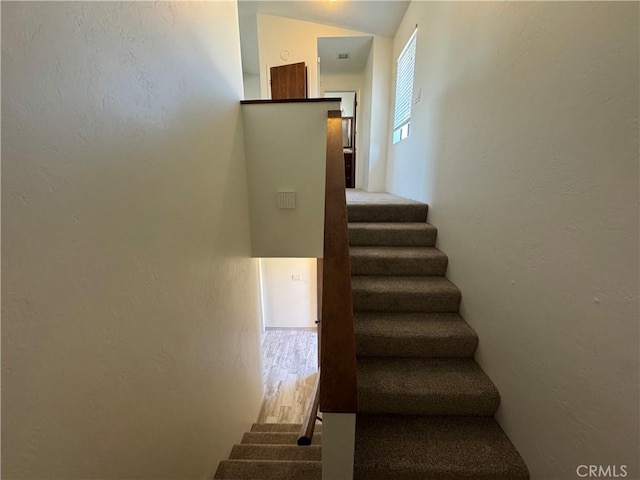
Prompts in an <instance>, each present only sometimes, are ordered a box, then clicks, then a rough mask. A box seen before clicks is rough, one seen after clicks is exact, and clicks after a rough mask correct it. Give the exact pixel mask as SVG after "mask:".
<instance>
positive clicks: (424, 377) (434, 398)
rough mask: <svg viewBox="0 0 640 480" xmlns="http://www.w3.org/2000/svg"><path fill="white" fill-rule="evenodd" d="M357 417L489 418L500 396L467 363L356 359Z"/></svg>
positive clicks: (456, 360)
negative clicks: (362, 415)
mask: <svg viewBox="0 0 640 480" xmlns="http://www.w3.org/2000/svg"><path fill="white" fill-rule="evenodd" d="M357 383H358V404H359V407H358V411H359V413H378V414H401V415H493V414H494V413H495V412H496V410H497V409H498V405H499V404H500V394H499V393H498V390H497V388H496V387H495V385H494V384H493V382H491V380H490V379H489V377H487V375H486V374H485V373H484V372H483V371H482V369H481V368H480V367H479V366H478V364H477V363H476V362H475V361H474V360H473V359H472V358H392V357H358V362H357Z"/></svg>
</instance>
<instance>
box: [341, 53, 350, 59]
mask: <svg viewBox="0 0 640 480" xmlns="http://www.w3.org/2000/svg"><path fill="white" fill-rule="evenodd" d="M348 58H349V53H348V52H347V53H339V54H338V60H347V59H348Z"/></svg>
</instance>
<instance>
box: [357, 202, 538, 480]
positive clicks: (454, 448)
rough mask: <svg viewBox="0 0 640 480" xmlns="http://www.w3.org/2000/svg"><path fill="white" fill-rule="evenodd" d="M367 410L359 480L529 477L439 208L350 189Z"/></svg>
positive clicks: (360, 374)
mask: <svg viewBox="0 0 640 480" xmlns="http://www.w3.org/2000/svg"><path fill="white" fill-rule="evenodd" d="M347 209H348V216H349V243H350V255H351V274H352V281H351V283H352V289H353V307H354V327H355V335H356V351H357V365H358V367H357V383H358V401H359V412H358V414H357V419H356V445H355V475H354V478H355V479H356V480H388V479H394V480H396V479H397V480H405V479H406V480H409V479H411V480H412V479H416V480H417V479H420V480H426V479H435V480H446V479H455V480H460V479H473V480H483V479H486V480H497V479H528V478H529V473H528V471H527V467H526V465H525V464H524V461H523V460H522V458H521V457H520V455H519V454H518V452H517V450H516V449H515V447H514V446H513V444H512V443H511V442H510V441H509V439H508V438H507V436H506V435H505V433H504V432H503V431H502V429H501V428H500V426H499V425H498V423H497V422H496V421H495V419H494V418H493V414H494V413H495V412H496V410H497V408H498V405H499V403H500V395H499V393H498V390H497V389H496V387H495V385H494V384H493V383H492V382H491V380H490V379H489V377H487V375H486V374H485V373H484V372H483V371H482V369H481V368H480V366H479V365H478V364H477V363H476V362H475V360H474V359H473V356H474V353H475V350H476V346H477V344H478V338H477V335H476V333H475V332H474V331H473V329H472V328H471V327H470V326H469V325H468V324H467V323H466V322H465V321H464V319H463V318H462V317H461V316H460V315H459V313H458V309H459V306H460V300H461V293H460V291H459V290H458V288H457V287H456V286H455V285H454V284H453V283H451V282H450V281H449V280H447V278H446V277H445V273H446V269H447V262H448V259H447V256H446V255H445V254H444V253H442V252H441V251H440V250H438V249H437V248H435V241H436V234H437V231H436V228H435V227H433V226H432V225H430V224H428V223H427V222H426V220H427V205H424V204H421V203H417V202H413V201H410V200H406V199H403V198H399V197H396V196H393V195H390V194H370V193H365V192H358V191H347Z"/></svg>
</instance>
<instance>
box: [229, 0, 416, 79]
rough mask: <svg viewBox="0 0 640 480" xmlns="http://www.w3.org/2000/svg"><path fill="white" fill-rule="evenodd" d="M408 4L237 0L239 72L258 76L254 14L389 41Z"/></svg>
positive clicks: (355, 0)
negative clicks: (388, 38)
mask: <svg viewBox="0 0 640 480" xmlns="http://www.w3.org/2000/svg"><path fill="white" fill-rule="evenodd" d="M409 3H410V2H408V1H403V0H393V1H375V0H374V1H370V0H363V1H360V0H335V1H330V0H296V1H268V0H265V1H253V0H251V1H249V0H238V13H239V16H240V41H241V44H242V69H243V71H244V72H247V73H253V74H257V73H258V71H259V70H258V38H257V29H256V14H258V13H265V14H269V15H277V16H280V17H288V18H294V19H297V20H304V21H307V22H314V23H321V24H324V25H331V26H335V27H342V28H348V29H350V30H356V31H359V32H364V33H370V34H372V35H382V36H387V37H392V36H394V35H395V33H396V30H397V29H398V25H400V22H401V21H402V17H403V16H404V13H405V11H406V10H407V7H408V6H409Z"/></svg>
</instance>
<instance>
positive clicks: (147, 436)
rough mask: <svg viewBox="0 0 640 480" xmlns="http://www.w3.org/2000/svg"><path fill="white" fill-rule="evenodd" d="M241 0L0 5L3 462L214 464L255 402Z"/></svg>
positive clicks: (35, 467)
mask: <svg viewBox="0 0 640 480" xmlns="http://www.w3.org/2000/svg"><path fill="white" fill-rule="evenodd" d="M241 97H242V77H241V68H240V48H239V41H238V26H237V10H236V4H235V2H213V3H165V2H158V3H147V2H145V3H143V2H140V3H138V2H128V3H111V2H68V3H67V2H41V3H38V2H36V3H27V2H24V3H23V2H20V3H9V2H3V3H2V233H3V238H2V260H3V264H2V301H3V304H2V308H3V311H2V314H3V315H2V421H3V424H2V470H3V472H2V473H3V478H8V479H9V478H40V479H43V478H46V479H73V478H101V479H108V478H111V479H116V478H117V479H124V478H141V479H144V478H147V479H159V478H172V479H189V478H194V479H195V478H199V479H201V478H205V477H208V476H211V475H212V473H213V471H214V470H215V468H216V464H217V461H218V460H220V459H221V457H223V456H226V455H228V452H229V450H230V448H231V445H232V443H233V442H234V441H237V440H239V436H240V434H241V432H242V431H244V429H245V428H247V427H248V426H249V424H250V422H251V421H252V420H254V419H255V417H256V415H257V413H258V408H259V404H260V401H261V388H262V387H261V375H260V368H259V363H260V360H259V319H258V300H257V267H256V261H255V260H252V259H250V258H249V256H250V242H249V220H248V206H247V187H246V180H245V175H246V173H245V163H244V153H243V148H244V146H243V138H242V126H241V122H240V118H239V115H240V107H239V100H240V99H241Z"/></svg>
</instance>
